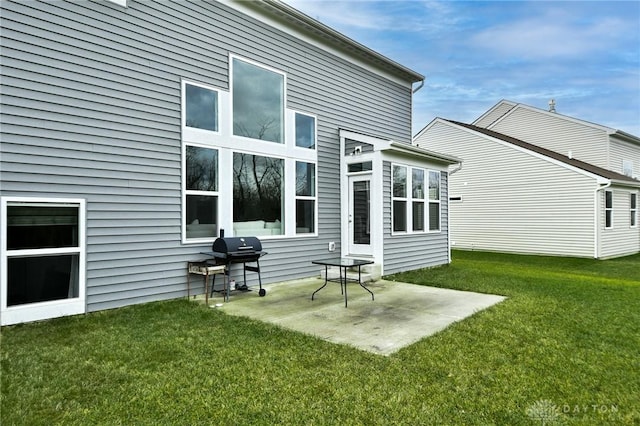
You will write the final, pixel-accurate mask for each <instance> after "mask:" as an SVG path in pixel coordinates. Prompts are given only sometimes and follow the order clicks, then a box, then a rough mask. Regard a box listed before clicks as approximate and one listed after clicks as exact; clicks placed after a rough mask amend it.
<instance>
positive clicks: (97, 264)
mask: <svg viewBox="0 0 640 426" xmlns="http://www.w3.org/2000/svg"><path fill="white" fill-rule="evenodd" d="M0 7H1V19H2V21H1V24H2V52H1V53H2V64H1V67H2V68H1V70H2V92H1V95H2V98H1V100H2V111H1V117H0V119H1V124H2V135H1V136H2V143H1V146H0V154H1V163H0V167H1V174H0V178H1V182H0V189H1V192H0V196H1V197H0V227H1V233H0V235H1V241H0V243H1V253H0V287H1V289H0V290H1V291H0V323H1V324H2V325H6V324H14V323H19V322H25V321H32V320H39V319H45V318H51V317H57V316H63V315H73V314H79V313H84V312H91V311H97V310H102V309H108V308H115V307H120V306H124V305H130V304H135V303H143V302H148V301H155V300H163V299H171V298H178V297H184V296H185V295H186V291H187V272H186V265H187V262H188V261H194V260H200V259H202V258H205V257H206V256H204V255H203V254H201V253H202V252H206V251H209V250H210V249H211V244H212V242H213V241H214V239H215V238H216V237H217V236H218V235H220V233H221V232H222V230H224V231H225V236H234V235H235V236H253V235H255V236H258V237H259V238H260V239H261V240H262V243H263V249H264V250H265V251H267V252H268V255H267V256H266V257H264V258H263V259H262V261H261V269H262V279H263V282H265V283H269V282H276V281H286V280H294V279H298V278H302V277H309V276H315V275H318V274H319V272H320V271H319V268H318V267H314V266H313V265H312V264H311V261H312V260H314V259H318V258H326V257H329V256H340V255H342V256H353V257H359V258H366V259H372V260H373V261H374V262H375V267H374V269H373V272H374V273H377V274H389V273H394V272H398V271H404V270H409V269H415V268H422V267H427V266H433V265H438V264H442V263H447V262H449V259H450V256H449V242H448V193H447V185H448V173H447V169H448V167H449V166H450V165H451V164H454V163H456V162H457V161H458V160H457V159H456V158H454V157H450V156H444V155H441V154H437V153H434V152H430V151H427V150H424V149H420V148H417V147H415V146H413V145H411V109H412V94H413V85H414V83H419V82H421V81H422V80H423V79H424V77H423V76H422V75H420V74H419V73H417V72H415V71H412V70H410V69H408V68H406V67H404V66H402V65H400V64H397V63H395V62H393V61H391V60H389V59H387V58H386V57H384V56H382V55H380V54H378V53H376V52H374V51H372V50H370V49H368V48H366V47H365V46H362V45H360V44H358V43H356V42H354V41H353V40H351V39H349V38H347V37H345V36H343V35H341V34H340V33H338V32H336V31H334V30H332V29H331V28H329V27H327V26H325V25H323V24H321V23H319V22H317V21H316V20H314V19H312V18H310V17H308V16H306V15H304V14H302V13H300V12H298V11H296V10H295V9H293V8H291V7H289V6H287V5H286V4H284V3H281V2H279V1H275V0H264V1H259V2H246V1H221V2H214V1H208V2H204V1H192V2H186V1H185V2H148V1H131V0H129V1H127V0H117V1H116V0H113V1H57V2H47V1H30V2H13V1H3V2H1V3H0ZM231 273H232V274H234V273H237V269H232V271H231ZM250 275H255V274H250ZM236 279H237V277H236ZM250 279H251V280H252V282H250V283H249V284H253V283H255V277H250ZM267 297H268V295H267Z"/></svg>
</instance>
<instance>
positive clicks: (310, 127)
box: [295, 113, 316, 149]
mask: <svg viewBox="0 0 640 426" xmlns="http://www.w3.org/2000/svg"><path fill="white" fill-rule="evenodd" d="M295 117H296V146H298V147H301V148H310V149H315V148H316V119H315V117H312V116H310V115H305V114H300V113H296V114H295Z"/></svg>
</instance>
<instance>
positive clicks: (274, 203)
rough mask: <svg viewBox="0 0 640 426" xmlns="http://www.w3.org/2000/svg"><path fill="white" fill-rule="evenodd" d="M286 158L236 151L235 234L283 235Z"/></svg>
mask: <svg viewBox="0 0 640 426" xmlns="http://www.w3.org/2000/svg"><path fill="white" fill-rule="evenodd" d="M283 199H284V160H283V159H279V158H272V157H264V156H259V155H252V154H247V153H241V152H234V153H233V230H234V235H235V236H243V235H244V236H249V235H250V236H253V235H255V236H262V235H283V234H284V227H283V221H284V220H283V215H284V209H283Z"/></svg>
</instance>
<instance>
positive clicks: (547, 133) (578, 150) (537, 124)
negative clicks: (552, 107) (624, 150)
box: [489, 105, 613, 170]
mask: <svg viewBox="0 0 640 426" xmlns="http://www.w3.org/2000/svg"><path fill="white" fill-rule="evenodd" d="M489 129H491V130H494V131H496V132H499V133H502V134H505V135H508V136H511V137H514V138H517V139H520V140H523V141H526V142H528V143H531V144H534V145H537V146H539V147H542V148H546V149H550V150H552V151H555V152H557V153H560V154H563V155H566V156H569V154H570V153H571V156H572V157H573V158H576V159H578V160H581V161H584V162H587V163H590V164H593V165H595V166H599V167H602V168H605V169H610V168H609V150H608V142H609V136H608V134H607V132H606V130H604V128H599V127H598V126H586V125H585V124H583V123H580V122H577V121H576V120H572V119H567V117H565V116H561V115H559V114H554V113H548V112H545V111H539V110H536V109H534V108H527V107H524V106H520V105H518V106H517V107H515V108H513V109H512V110H511V111H510V112H509V113H508V114H506V115H505V116H504V117H503V118H501V119H500V120H498V121H497V122H495V123H494V124H492V125H491V126H490V127H489ZM611 170H613V169H611Z"/></svg>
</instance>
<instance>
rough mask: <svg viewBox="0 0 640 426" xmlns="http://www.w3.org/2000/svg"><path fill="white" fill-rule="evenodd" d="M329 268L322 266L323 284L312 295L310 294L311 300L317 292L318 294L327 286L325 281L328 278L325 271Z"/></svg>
mask: <svg viewBox="0 0 640 426" xmlns="http://www.w3.org/2000/svg"><path fill="white" fill-rule="evenodd" d="M328 268H329V267H328V266H327V265H324V284H323V285H322V287H320V288H319V289H317V290H316V291H314V292H313V294H311V300H313V296H315V295H316V293H317V292H319V291H320V290H322V289H323V288H325V287H326V286H327V281H328V278H329V276H328V275H327V269H328Z"/></svg>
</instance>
